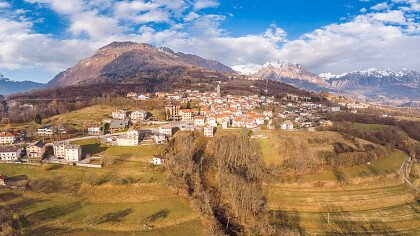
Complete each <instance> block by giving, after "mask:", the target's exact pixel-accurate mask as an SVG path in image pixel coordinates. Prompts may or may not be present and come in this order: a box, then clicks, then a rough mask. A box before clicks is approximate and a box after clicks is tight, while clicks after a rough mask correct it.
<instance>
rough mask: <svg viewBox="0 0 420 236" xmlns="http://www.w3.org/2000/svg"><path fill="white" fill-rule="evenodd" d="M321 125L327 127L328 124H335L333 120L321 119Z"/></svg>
mask: <svg viewBox="0 0 420 236" xmlns="http://www.w3.org/2000/svg"><path fill="white" fill-rule="evenodd" d="M319 125H321V126H324V127H326V126H333V122H332V121H330V120H321V121H320V122H319Z"/></svg>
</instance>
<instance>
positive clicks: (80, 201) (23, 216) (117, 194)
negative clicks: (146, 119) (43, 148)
mask: <svg viewBox="0 0 420 236" xmlns="http://www.w3.org/2000/svg"><path fill="white" fill-rule="evenodd" d="M79 143H81V144H82V145H83V148H84V149H85V150H88V151H92V152H97V153H98V154H100V155H103V156H104V157H105V158H107V159H109V161H112V163H113V164H112V165H109V166H106V167H104V168H101V169H90V168H83V167H75V166H67V165H49V164H44V165H15V164H0V173H1V174H4V175H7V176H19V175H26V176H28V178H29V180H30V185H31V188H32V189H31V190H29V191H18V190H12V191H11V190H7V189H0V199H1V201H0V206H7V207H8V208H10V209H12V210H13V211H14V217H15V219H16V221H17V222H18V225H19V227H20V228H21V229H22V232H23V233H24V234H26V235H60V234H66V235H91V234H97V235H121V234H140V235H171V234H174V233H175V234H178V235H179V234H182V235H203V234H204V231H203V228H205V227H204V226H203V225H202V222H201V220H200V218H199V214H198V213H197V212H196V211H195V210H193V209H192V208H191V207H190V205H189V202H188V200H187V199H184V198H182V197H179V196H177V195H175V194H174V193H172V192H171V191H169V190H168V189H167V188H166V184H165V181H166V175H165V174H164V172H163V171H162V170H161V168H159V167H158V168H155V167H153V166H151V164H149V163H146V160H147V161H149V160H150V157H151V156H152V155H153V154H156V153H158V152H160V150H159V149H158V148H156V147H154V146H139V147H128V148H125V147H124V148H122V147H102V146H101V145H96V144H97V143H96V140H95V139H92V140H83V141H80V142H79ZM92 145H96V146H92Z"/></svg>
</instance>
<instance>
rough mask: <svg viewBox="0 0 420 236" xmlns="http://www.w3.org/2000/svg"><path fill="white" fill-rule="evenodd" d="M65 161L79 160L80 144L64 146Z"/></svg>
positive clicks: (80, 156) (80, 157)
mask: <svg viewBox="0 0 420 236" xmlns="http://www.w3.org/2000/svg"><path fill="white" fill-rule="evenodd" d="M64 159H65V160H66V161H80V160H82V147H81V146H80V145H74V144H67V145H66V146H65V157H64Z"/></svg>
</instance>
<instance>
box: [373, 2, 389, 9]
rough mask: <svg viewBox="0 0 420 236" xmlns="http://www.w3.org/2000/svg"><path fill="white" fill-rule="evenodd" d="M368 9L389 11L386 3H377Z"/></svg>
mask: <svg viewBox="0 0 420 236" xmlns="http://www.w3.org/2000/svg"><path fill="white" fill-rule="evenodd" d="M370 9H372V10H375V11H383V10H387V9H389V5H388V3H387V2H383V3H378V4H376V5H375V6H373V7H371V8H370Z"/></svg>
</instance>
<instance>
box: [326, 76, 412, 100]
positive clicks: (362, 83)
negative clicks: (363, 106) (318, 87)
mask: <svg viewBox="0 0 420 236" xmlns="http://www.w3.org/2000/svg"><path fill="white" fill-rule="evenodd" d="M319 76H320V77H322V78H324V79H325V80H327V81H328V83H330V85H331V86H332V88H333V89H334V90H336V91H339V92H343V93H347V94H359V95H364V96H366V97H368V98H371V99H375V98H378V97H381V99H382V98H388V99H389V100H395V99H407V100H413V99H414V100H420V73H419V72H417V71H412V70H407V69H404V70H402V71H400V72H395V71H392V70H389V69H387V70H378V69H375V68H370V69H367V70H361V71H353V72H350V73H343V74H340V75H334V74H332V73H323V74H320V75H319Z"/></svg>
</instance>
